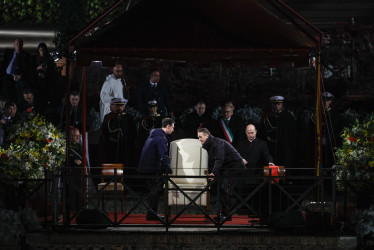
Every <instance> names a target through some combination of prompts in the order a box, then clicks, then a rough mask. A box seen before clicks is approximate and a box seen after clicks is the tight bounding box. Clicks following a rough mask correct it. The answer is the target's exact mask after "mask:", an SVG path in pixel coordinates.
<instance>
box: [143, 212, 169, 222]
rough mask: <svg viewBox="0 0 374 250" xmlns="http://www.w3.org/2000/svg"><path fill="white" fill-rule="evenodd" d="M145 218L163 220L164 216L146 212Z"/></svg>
mask: <svg viewBox="0 0 374 250" xmlns="http://www.w3.org/2000/svg"><path fill="white" fill-rule="evenodd" d="M145 219H146V220H149V221H160V220H165V217H164V216H161V215H159V214H157V215H156V214H147V216H146V217H145Z"/></svg>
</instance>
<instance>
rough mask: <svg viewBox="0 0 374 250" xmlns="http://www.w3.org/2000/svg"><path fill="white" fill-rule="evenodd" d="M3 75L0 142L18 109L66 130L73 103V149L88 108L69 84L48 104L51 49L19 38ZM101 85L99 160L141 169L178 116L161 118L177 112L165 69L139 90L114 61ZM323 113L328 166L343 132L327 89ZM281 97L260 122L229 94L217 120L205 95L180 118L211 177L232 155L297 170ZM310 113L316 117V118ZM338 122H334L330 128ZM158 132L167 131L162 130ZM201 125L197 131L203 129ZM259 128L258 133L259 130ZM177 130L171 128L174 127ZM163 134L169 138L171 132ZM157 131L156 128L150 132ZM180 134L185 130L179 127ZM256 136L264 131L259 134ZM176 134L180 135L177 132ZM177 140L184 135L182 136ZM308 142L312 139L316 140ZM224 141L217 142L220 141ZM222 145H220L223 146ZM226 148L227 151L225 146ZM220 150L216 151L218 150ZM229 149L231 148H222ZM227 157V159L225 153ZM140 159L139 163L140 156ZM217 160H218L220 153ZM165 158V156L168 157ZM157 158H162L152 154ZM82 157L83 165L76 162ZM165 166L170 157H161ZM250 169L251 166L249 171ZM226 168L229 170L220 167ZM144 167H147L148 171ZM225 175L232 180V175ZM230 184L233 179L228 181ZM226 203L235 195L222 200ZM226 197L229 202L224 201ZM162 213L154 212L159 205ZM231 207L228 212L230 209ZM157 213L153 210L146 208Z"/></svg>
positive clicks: (252, 164)
mask: <svg viewBox="0 0 374 250" xmlns="http://www.w3.org/2000/svg"><path fill="white" fill-rule="evenodd" d="M0 72H1V75H0V80H1V91H2V94H1V96H2V100H1V102H2V103H3V104H2V106H1V107H0V108H1V111H0V116H1V120H0V145H2V144H4V143H5V140H6V136H7V135H6V127H7V126H8V125H9V124H11V123H12V122H13V121H14V120H16V117H17V114H27V113H29V114H30V113H32V114H41V115H44V116H46V117H47V118H50V119H51V120H52V121H53V122H54V123H55V125H56V126H58V127H59V128H61V129H62V130H63V129H65V127H66V108H67V105H69V106H70V107H69V109H70V117H69V121H70V124H69V126H71V127H73V128H74V129H73V130H71V131H73V132H74V135H73V134H72V135H73V136H74V148H75V150H76V151H79V152H81V150H79V149H78V148H76V147H77V142H78V140H77V138H76V137H77V133H78V134H79V132H80V133H82V132H83V131H84V129H83V121H82V117H83V112H84V111H83V110H82V105H81V102H80V93H79V92H78V91H75V90H73V91H71V93H70V97H69V102H67V103H66V104H63V105H60V107H59V108H58V110H50V109H48V107H50V105H49V103H50V102H51V99H52V98H53V96H50V95H49V94H46V92H45V91H46V90H47V89H49V88H50V86H53V84H51V83H52V82H55V81H56V80H57V77H58V71H57V67H56V65H55V63H54V60H53V59H52V57H51V56H50V54H49V52H48V48H47V46H46V44H44V43H40V44H39V46H38V48H37V53H36V55H34V56H30V55H29V54H28V53H26V52H25V51H24V50H23V41H22V39H16V40H15V43H14V50H11V51H9V53H8V52H7V53H6V54H5V57H4V60H3V62H2V63H1V68H0ZM112 72H113V73H112V74H110V75H109V76H108V77H107V78H106V80H105V82H104V83H103V85H102V88H101V90H100V119H101V122H102V124H101V129H100V142H99V150H98V152H99V162H100V163H123V164H124V166H125V173H126V174H136V173H137V171H136V170H137V169H138V165H139V169H141V170H142V171H143V172H144V171H145V170H144V166H143V165H142V163H143V162H147V160H145V158H149V159H151V158H152V157H154V155H152V154H155V152H153V153H150V154H151V155H150V154H145V153H144V151H143V153H142V149H144V145H147V144H148V143H150V142H149V141H147V139H148V138H149V137H150V135H152V133H153V132H152V131H154V129H162V128H164V127H163V126H165V128H166V125H167V126H169V127H168V128H169V130H167V132H170V127H171V125H173V129H172V130H174V122H172V123H170V120H168V123H167V124H166V125H165V124H163V119H164V118H173V117H174V113H173V106H172V104H171V101H170V97H169V94H168V91H167V88H166V86H165V85H164V84H162V83H161V82H160V77H161V76H160V74H161V72H160V70H158V69H152V70H151V71H150V73H149V82H145V83H144V84H143V85H141V86H139V87H138V91H137V93H136V95H134V93H132V92H131V86H130V85H129V84H128V83H127V82H126V81H125V80H124V77H123V67H122V65H121V64H120V63H116V64H115V65H114V67H113V71H112ZM322 97H323V103H324V110H323V113H324V116H323V117H326V119H324V124H323V128H324V129H325V131H324V133H323V135H325V137H324V138H323V145H324V147H325V152H326V155H325V156H326V157H325V158H324V162H323V164H325V166H326V167H331V166H332V164H333V152H332V151H331V150H329V149H330V148H333V147H335V146H337V145H338V142H337V140H338V135H337V134H338V133H339V132H340V127H339V126H340V125H339V119H338V118H336V116H335V115H334V113H333V110H332V109H331V101H332V99H333V95H332V94H331V93H328V92H326V93H324V94H323V96H322ZM284 101H285V99H284V97H283V96H272V97H270V99H269V102H270V103H271V109H269V112H268V113H265V114H264V115H263V117H262V119H261V122H260V124H256V125H257V126H258V127H259V128H258V130H257V128H256V126H255V125H254V124H245V123H244V121H243V120H242V119H241V117H240V116H238V115H236V114H235V105H234V104H233V102H232V101H227V102H225V103H224V104H223V105H222V114H221V116H220V117H219V118H218V119H216V120H215V119H213V118H212V116H211V115H210V114H208V113H207V112H206V110H207V107H206V103H205V102H204V100H201V101H198V102H197V103H196V104H195V106H194V109H195V110H194V112H192V113H190V114H188V115H187V117H186V119H185V123H184V124H183V127H182V129H183V133H182V136H181V137H182V138H196V139H197V138H198V136H199V140H200V141H201V142H202V143H203V147H204V148H206V149H207V150H208V151H211V153H210V154H209V156H210V157H211V158H209V170H210V174H211V178H214V176H217V175H220V174H221V175H225V174H227V173H226V172H227V171H229V172H230V174H232V171H231V170H230V166H228V165H225V166H224V167H222V168H221V167H217V166H218V165H217V164H218V163H217V161H220V163H219V164H221V165H222V164H226V160H227V159H226V160H225V156H226V155H227V157H233V156H237V157H236V158H235V161H234V162H238V163H237V164H234V165H235V166H234V168H238V167H243V168H244V166H246V168H247V169H250V170H249V171H247V174H248V175H251V176H252V175H255V176H261V175H262V172H261V171H258V170H256V169H259V168H262V167H263V166H275V165H278V166H285V167H286V168H290V169H292V168H293V167H294V162H293V160H294V159H295V158H294V155H295V152H296V139H297V138H296V137H297V135H296V134H295V131H296V130H297V128H296V120H295V118H294V117H293V116H292V114H291V113H290V112H288V111H287V110H286V109H285V107H284V106H283V103H284ZM128 102H131V103H133V104H135V106H137V108H138V110H139V111H140V112H141V114H142V117H141V118H140V119H139V120H135V119H134V117H132V116H131V115H130V114H129V113H127V112H126V110H125V109H126V105H127V104H128ZM313 121H315V120H313V117H311V123H313ZM332 126H333V127H332ZM157 131H158V133H161V134H164V133H165V131H166V130H164V132H162V131H161V130H157ZM198 131H199V135H198ZM257 131H258V132H257ZM171 132H173V131H171ZM171 132H170V133H166V137H170V136H172V135H171V134H172V133H171ZM153 134H154V133H153ZM179 135H180V134H179ZM257 135H258V137H259V138H257ZM174 139H175V138H174ZM178 139H180V138H178ZM311 142H314V141H313V139H311ZM221 144H222V147H221V148H220V149H219V150H218V149H216V148H217V147H218V146H219V145H221ZM222 150H223V151H222ZM225 150H228V151H227V152H226V151H225ZM217 152H218V153H217ZM225 154H226V155H225ZM221 158H222V159H221ZM139 159H140V163H139ZM217 159H218V160H217ZM163 160H168V159H164V158H163ZM155 161H157V157H156V159H155ZM78 163H79V164H78ZM73 164H75V165H77V166H81V160H80V159H78V158H75V159H74V162H73ZM161 165H165V164H161ZM251 169H252V170H251ZM221 170H224V171H226V172H221ZM145 172H147V171H145ZM227 181H228V182H229V181H230V180H227ZM223 185H225V186H227V185H228V183H225V182H224V183H223ZM222 202H223V203H224V204H226V205H224V206H226V207H231V206H232V204H227V203H228V202H230V201H227V200H226V201H222ZM225 202H226V203H225ZM156 212H157V211H156ZM227 214H228V211H226V213H225V215H224V216H227ZM148 217H149V218H150V219H151V220H152V219H154V218H156V219H158V217H157V216H156V217H155V214H149V215H148Z"/></svg>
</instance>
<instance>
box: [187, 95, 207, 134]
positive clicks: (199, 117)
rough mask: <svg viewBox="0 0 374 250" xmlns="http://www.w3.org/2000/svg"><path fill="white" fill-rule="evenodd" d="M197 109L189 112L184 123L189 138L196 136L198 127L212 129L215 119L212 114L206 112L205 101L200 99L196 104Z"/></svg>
mask: <svg viewBox="0 0 374 250" xmlns="http://www.w3.org/2000/svg"><path fill="white" fill-rule="evenodd" d="M195 111H196V112H193V113H191V114H188V115H187V117H186V122H185V124H184V132H185V133H186V136H187V138H196V130H197V129H198V128H207V129H210V130H211V129H212V126H213V121H212V117H211V115H210V114H208V113H207V112H206V105H205V102H203V101H199V102H198V103H197V104H196V105H195Z"/></svg>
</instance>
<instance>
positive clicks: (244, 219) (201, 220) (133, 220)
mask: <svg viewBox="0 0 374 250" xmlns="http://www.w3.org/2000/svg"><path fill="white" fill-rule="evenodd" d="M124 215H125V214H124V213H117V221H120V220H122V218H123V217H124ZM72 216H73V214H72ZM108 216H109V217H110V219H111V220H112V221H114V213H113V212H109V213H108ZM215 216H216V215H210V217H211V218H212V219H213V218H214V217H215ZM174 218H175V214H173V215H171V217H169V221H171V220H173V219H174ZM39 220H40V221H41V222H42V221H43V220H44V217H39ZM48 220H49V221H51V220H52V218H51V216H48ZM248 220H250V221H251V223H250V222H248ZM258 223H259V219H258V218H248V216H247V215H235V216H233V217H232V221H227V222H225V224H226V225H251V224H258ZM71 224H72V225H73V224H76V222H75V218H73V219H72V221H71ZM120 224H134V225H136V224H142V225H144V224H161V222H160V221H147V220H146V219H145V214H131V215H129V216H128V217H126V218H125V219H124V220H122V221H121V223H120ZM173 224H176V225H213V222H211V221H210V220H209V219H208V218H205V216H204V215H181V216H179V217H178V219H176V220H175V221H174V222H173Z"/></svg>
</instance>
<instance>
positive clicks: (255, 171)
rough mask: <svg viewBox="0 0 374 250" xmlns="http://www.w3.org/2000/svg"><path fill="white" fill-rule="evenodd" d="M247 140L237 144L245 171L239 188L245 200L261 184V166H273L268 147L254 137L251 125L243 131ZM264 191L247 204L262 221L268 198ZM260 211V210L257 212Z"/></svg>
mask: <svg viewBox="0 0 374 250" xmlns="http://www.w3.org/2000/svg"><path fill="white" fill-rule="evenodd" d="M245 134H246V135H247V139H244V140H242V141H241V142H239V144H238V152H239V153H240V155H241V156H242V157H243V160H244V164H245V166H246V167H247V169H246V177H247V178H246V179H245V182H244V185H243V187H242V188H241V194H242V196H243V199H245V198H246V197H247V196H248V195H249V194H251V193H252V192H253V190H254V189H255V188H257V186H258V185H259V184H260V183H261V182H262V180H263V179H262V177H261V176H263V166H265V165H268V166H269V167H270V166H274V163H273V157H272V155H271V154H270V152H269V149H268V146H267V144H266V142H265V141H263V140H261V139H259V138H257V137H256V135H257V130H256V127H255V126H254V125H253V124H249V125H247V127H246V129H245ZM264 190H265V189H263V190H261V191H260V192H258V193H256V194H254V195H253V197H252V198H251V200H250V201H249V204H250V205H251V207H252V209H255V210H257V212H256V211H255V212H256V213H258V214H259V215H260V217H261V218H262V220H265V219H266V217H267V213H266V211H267V209H268V203H267V199H268V197H267V196H266V195H265V194H266V192H264ZM259 209H261V210H259ZM246 212H248V214H249V215H250V214H252V212H253V211H246Z"/></svg>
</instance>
